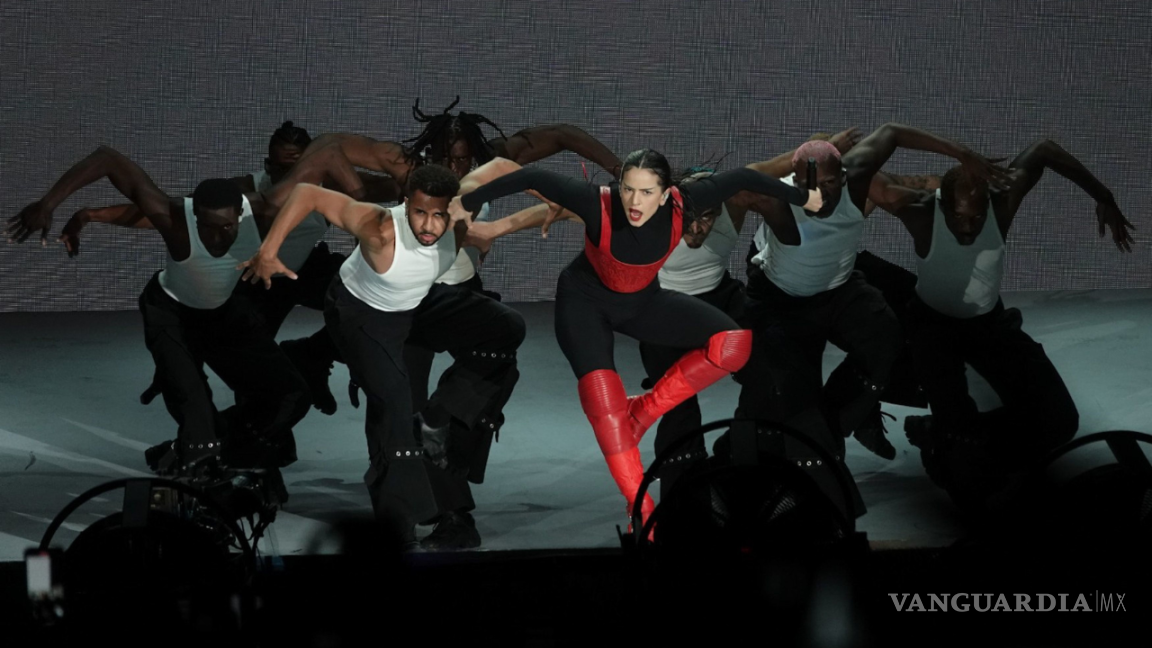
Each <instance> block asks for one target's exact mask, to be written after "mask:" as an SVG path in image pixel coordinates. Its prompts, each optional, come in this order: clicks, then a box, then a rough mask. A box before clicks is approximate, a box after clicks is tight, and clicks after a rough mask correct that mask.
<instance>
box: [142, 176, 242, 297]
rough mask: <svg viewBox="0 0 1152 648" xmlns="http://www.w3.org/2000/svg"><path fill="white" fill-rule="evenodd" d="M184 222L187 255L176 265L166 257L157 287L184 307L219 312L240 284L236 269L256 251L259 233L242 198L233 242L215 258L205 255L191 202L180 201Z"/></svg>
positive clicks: (186, 200) (170, 256)
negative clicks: (182, 203)
mask: <svg viewBox="0 0 1152 648" xmlns="http://www.w3.org/2000/svg"><path fill="white" fill-rule="evenodd" d="M184 220H185V221H186V222H187V223H188V243H189V245H190V249H191V252H190V253H189V254H188V258H187V259H184V260H183V261H176V260H175V259H173V258H172V253H171V252H169V253H168V263H167V264H165V267H164V269H163V270H161V271H160V287H161V288H163V289H164V292H166V293H168V296H169V297H171V298H172V299H175V300H176V301H178V302H180V303H181V304H184V305H185V306H189V307H191V308H199V309H204V310H210V309H213V308H219V307H220V306H222V305H223V304H224V302H226V301H228V297H230V296H231V295H232V290H233V289H235V288H236V282H237V281H239V280H240V275H241V273H242V271H241V270H237V269H236V266H238V265H240V264H241V263H243V262H244V261H247V260H249V259H251V258H252V257H253V256H254V255H255V254H256V252H257V250H259V249H260V231H259V230H258V229H257V228H256V220H255V219H254V218H253V217H252V205H250V204H249V203H248V198H247V196H245V197H244V211H243V213H242V214H240V223H239V226H238V227H237V232H236V240H235V241H234V242H233V243H232V246H231V247H229V248H228V251H227V252H225V253H224V256H222V257H219V258H216V257H214V256H212V255H211V254H209V253H208V250H206V249H205V248H204V243H203V241H201V240H200V234H199V233H198V232H197V231H196V214H194V213H193V212H192V199H191V198H185V199H184Z"/></svg>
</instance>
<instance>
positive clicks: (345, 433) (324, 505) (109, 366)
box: [0, 290, 1152, 562]
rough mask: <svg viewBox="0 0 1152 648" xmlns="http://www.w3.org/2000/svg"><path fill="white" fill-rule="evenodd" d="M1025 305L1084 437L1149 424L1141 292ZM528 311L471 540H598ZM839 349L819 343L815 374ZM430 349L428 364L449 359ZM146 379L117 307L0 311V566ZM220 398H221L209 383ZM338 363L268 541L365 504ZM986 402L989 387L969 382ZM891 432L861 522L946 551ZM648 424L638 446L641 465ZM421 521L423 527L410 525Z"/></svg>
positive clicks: (114, 459) (711, 394)
mask: <svg viewBox="0 0 1152 648" xmlns="http://www.w3.org/2000/svg"><path fill="white" fill-rule="evenodd" d="M1004 301H1005V303H1006V304H1007V305H1009V306H1016V307H1019V308H1021V309H1022V310H1023V312H1024V328H1025V330H1026V331H1028V332H1029V333H1030V334H1031V335H1032V336H1033V337H1035V338H1036V339H1037V340H1038V341H1039V342H1041V343H1042V344H1043V345H1044V347H1045V349H1046V350H1047V351H1048V353H1049V355H1050V356H1051V358H1052V360H1053V362H1054V363H1055V364H1056V366H1057V368H1058V369H1059V370H1060V371H1061V373H1062V374H1063V376H1064V380H1065V382H1066V383H1067V385H1068V388H1069V390H1070V391H1071V392H1072V395H1073V397H1074V398H1075V399H1076V402H1077V404H1078V406H1079V408H1080V430H1081V432H1080V434H1088V433H1091V432H1097V431H1104V430H1114V429H1131V430H1139V431H1152V363H1150V362H1149V361H1148V360H1149V358H1152V327H1149V326H1148V322H1150V321H1152V290H1143V291H1092V292H1056V293H1022V294H1009V295H1005V297H1004ZM515 307H516V308H517V309H518V310H520V311H521V312H522V313H523V314H524V316H525V318H526V319H527V322H528V339H527V341H526V342H525V344H524V346H523V348H522V349H521V351H520V355H519V357H520V371H521V378H520V383H519V386H518V387H517V390H516V393H515V394H514V395H513V397H512V401H511V402H510V403H509V405H508V408H507V410H506V416H507V420H508V422H507V424H506V425H505V427H504V429H503V430H502V431H501V434H500V442H499V443H497V444H495V445H494V446H493V450H492V455H491V462H490V466H489V469H488V474H487V478H486V482H485V483H484V484H483V485H480V486H477V487H476V488H475V493H476V500H477V504H478V508H477V511H476V513H475V515H476V520H477V525H478V527H479V530H480V533H481V535H482V536H483V539H484V546H483V550H489V551H497V550H521V549H548V548H565V547H566V548H608V547H615V546H618V541H617V538H616V525H621V526H622V525H624V524H625V523H626V520H625V518H624V515H623V513H622V508H623V499H622V498H621V497H620V495H619V493H618V492H617V490H616V487H615V485H614V483H613V482H612V480H611V479H610V478H609V476H608V471H607V469H606V467H605V465H604V461H603V459H602V457H601V455H600V452H599V450H598V449H597V446H596V443H595V442H594V440H593V437H592V433H591V429H590V428H589V426H588V423H587V421H586V419H585V418H584V416H583V414H582V413H581V411H580V405H579V402H578V400H577V398H576V379H575V378H574V377H573V375H572V373H571V372H570V370H569V369H568V366H567V363H566V362H565V361H564V358H563V356H562V355H561V354H560V349H559V347H558V346H557V344H556V341H555V337H554V336H553V332H552V304H551V303H533V304H519V305H515ZM320 321H321V317H320V314H319V313H317V312H313V311H307V310H303V309H297V311H296V312H295V313H293V315H292V316H291V318H290V319H289V321H288V322H287V323H286V325H285V327H284V330H283V331H282V337H284V338H292V337H299V336H302V335H305V334H308V333H311V332H312V331H313V330H315V328H316V327H318V326H319V323H320ZM842 357H843V354H842V353H840V352H839V351H838V350H836V349H835V348H833V347H830V348H829V351H828V353H827V354H826V356H825V371H826V372H827V371H830V370H831V368H832V367H834V366H835V365H836V363H838V362H839V361H840V359H841V358H842ZM616 359H617V363H618V366H619V370H620V373H621V375H622V376H623V377H624V381H625V384H626V385H627V386H628V388H629V391H631V392H635V391H638V390H639V385H640V381H641V379H642V378H643V375H644V374H643V370H642V368H641V366H640V358H639V354H638V352H637V348H636V344H635V342H633V341H632V340H630V339H628V338H624V337H622V336H621V337H619V339H618V343H617V346H616ZM446 364H447V363H446V361H445V359H444V358H438V359H437V364H436V368H435V371H434V375H437V374H438V373H439V371H441V370H442V369H443V368H444V367H445V366H446ZM151 376H152V361H151V358H150V357H149V355H148V352H147V350H146V349H145V348H144V343H143V335H142V326H141V322H140V317H139V315H138V314H137V313H135V312H123V313H49V314H3V315H0V562H2V561H10V560H20V559H21V558H22V554H23V551H24V549H25V548H26V547H28V546H30V545H34V544H36V543H38V542H39V540H40V538H41V536H42V534H43V533H44V530H45V528H46V527H47V525H48V523H49V522H50V521H51V519H52V518H53V517H54V516H55V515H56V513H57V512H58V511H60V509H62V508H63V507H64V506H65V505H66V504H67V503H68V502H69V501H71V500H72V499H73V498H74V497H75V496H76V495H77V494H79V493H81V492H83V491H85V490H86V489H88V488H90V487H92V486H95V485H97V484H100V483H102V482H105V481H108V480H111V479H116V478H123V477H133V476H146V475H148V474H149V473H148V468H147V466H146V465H145V464H144V458H143V450H144V449H145V448H147V447H149V446H151V445H153V444H155V443H158V442H160V441H163V440H165V439H168V438H171V437H172V436H174V433H175V426H174V424H173V423H172V420H171V419H170V418H169V416H168V414H167V412H166V411H165V410H164V406H163V404H162V403H161V402H160V400H159V399H157V400H156V401H154V402H153V403H152V404H151V405H150V406H147V407H145V406H142V405H140V404H139V401H138V400H137V397H138V395H139V393H140V392H141V391H142V390H143V389H144V387H146V386H147V385H148V383H149V381H150V379H151ZM211 380H212V385H213V390H214V392H215V393H216V400H217V404H218V405H219V406H220V407H225V406H227V405H228V404H230V402H231V395H230V393H229V392H228V390H227V389H226V388H225V387H224V385H223V384H222V383H221V382H220V381H219V380H218V379H216V378H215V376H212V377H211ZM346 384H347V371H346V370H345V368H344V367H343V366H339V365H338V366H337V367H336V369H335V371H334V372H333V376H332V386H333V392H334V393H335V394H336V397H337V400H338V402H339V411H338V412H337V413H336V414H335V415H334V416H331V417H329V416H323V415H321V414H320V413H318V412H316V411H312V412H311V413H310V414H309V415H308V417H307V418H305V419H304V421H302V422H301V424H300V425H299V426H298V427H297V428H296V438H297V445H298V454H299V457H300V460H299V461H298V462H297V463H295V464H294V465H292V466H290V467H288V468H286V469H285V470H284V478H285V482H286V483H287V485H288V489H289V492H290V493H291V500H290V501H289V502H288V505H287V508H286V509H285V510H284V511H282V512H281V514H280V516H279V517H278V520H277V522H276V523H275V524H274V525H273V527H272V530H271V533H270V534H269V537H268V541H266V542H265V543H263V549H264V550H265V551H273V552H279V553H281V554H284V555H300V554H305V553H308V552H309V551H310V549H311V547H312V545H313V539H314V538H317V537H319V536H321V535H322V534H323V533H324V531H325V530H326V529H327V528H328V527H329V525H330V524H331V523H333V522H334V521H336V520H338V519H340V518H342V517H345V516H350V515H361V516H362V515H367V514H368V513H369V512H370V506H369V502H368V495H367V492H366V490H365V488H364V486H363V483H362V481H361V478H362V476H363V474H364V470H365V468H366V467H367V451H366V448H365V442H364V435H363V416H364V414H363V410H362V409H361V410H356V409H353V408H352V407H351V405H350V404H349V402H348V396H347V391H346V389H344V386H345V385H346ZM737 389H738V385H736V384H735V383H734V382H732V381H729V380H725V381H722V382H721V383H719V384H717V385H715V386H713V387H712V388H710V389H708V390H707V391H706V392H705V393H704V394H703V395H702V397H701V402H702V406H703V408H704V415H705V416H704V419H705V420H706V421H708V420H715V419H719V418H726V417H728V416H731V413H732V410H733V408H734V407H735V403H736V396H737ZM973 390H974V392H975V393H976V395H977V401H978V402H979V403H980V404H981V406H982V408H987V407H991V406H993V405H994V404H995V402H996V401H995V397H994V395H992V394H991V392H990V390H989V389H988V388H987V386H986V385H985V384H983V383H982V381H980V380H979V379H978V378H975V379H974V380H973ZM885 410H886V411H888V412H890V413H891V414H894V415H895V416H896V417H897V420H896V421H894V422H890V423H891V424H890V427H889V429H890V431H891V434H890V436H889V438H890V439H891V440H892V442H893V443H894V444H895V445H896V447H897V450H898V455H897V457H896V459H895V460H893V461H885V460H882V459H880V458H878V457H875V456H873V455H871V454H870V453H868V452H867V451H866V450H865V449H864V448H863V447H861V446H860V445H859V444H858V443H856V442H855V441H853V440H849V442H848V443H849V450H848V457H847V459H848V465H849V467H850V468H851V469H852V472H853V474H854V475H855V477H856V480H857V482H858V483H859V484H860V489H861V491H862V493H863V496H864V500H865V502H866V503H867V505H868V508H869V510H868V513H867V514H866V515H865V516H864V517H862V518H861V519H860V520H859V528H860V529H861V530H862V531H865V532H867V534H868V537H869V539H870V540H871V541H872V543H873V546H874V547H891V548H897V547H932V546H944V545H948V544H951V543H952V542H953V541H954V540H956V539H957V538H959V537H960V536H961V535H962V533H963V529H962V528H961V526H960V525H959V523H958V521H957V520H956V517H955V515H954V511H953V509H952V506H951V503H950V502H949V500H948V499H947V497H946V496H945V495H944V494H943V493H942V492H941V491H939V490H938V489H936V488H935V487H934V486H933V485H932V484H931V483H930V482H929V481H928V479H927V477H926V476H925V475H924V471H923V469H922V467H921V465H920V459H919V453H918V451H916V449H915V448H912V447H911V446H909V445H908V443H907V440H906V439H905V437H904V433H903V419H904V417H905V416H907V415H915V414H920V413H924V412H923V411H922V410H913V409H908V408H903V407H895V406H885ZM654 436H655V435H654V434H649V435H648V436H647V437H646V439H645V442H644V443H643V444H642V446H641V448H642V451H643V452H644V456H645V460H646V461H650V460H651V459H652V439H653V438H654ZM111 495H112V496H111V497H109V498H107V499H103V500H100V501H94V502H90V503H89V504H88V505H86V506H85V507H83V508H81V509H80V510H79V511H77V512H76V513H75V514H73V515H72V516H71V518H70V519H69V520H68V522H67V523H66V525H65V527H64V528H63V529H62V530H61V532H60V534H58V535H57V540H58V542H60V543H62V544H67V543H68V542H70V541H71V539H72V538H74V537H75V536H76V534H77V533H79V532H80V531H82V530H83V529H84V528H85V527H86V525H87V524H90V523H92V522H95V521H96V520H98V519H100V518H101V517H103V516H105V515H107V514H109V513H111V512H113V511H118V510H119V501H120V500H119V495H118V494H117V493H114V494H111ZM429 531H430V528H426V527H421V528H420V529H419V532H420V533H422V534H423V533H427V532H429Z"/></svg>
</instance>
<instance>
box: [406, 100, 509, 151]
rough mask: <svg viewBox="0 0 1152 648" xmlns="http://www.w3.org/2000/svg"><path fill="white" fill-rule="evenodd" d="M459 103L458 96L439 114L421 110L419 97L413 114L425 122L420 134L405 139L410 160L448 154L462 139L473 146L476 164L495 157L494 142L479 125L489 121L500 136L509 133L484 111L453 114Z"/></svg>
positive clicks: (469, 145)
mask: <svg viewBox="0 0 1152 648" xmlns="http://www.w3.org/2000/svg"><path fill="white" fill-rule="evenodd" d="M458 103H460V97H459V96H457V97H456V100H455V101H453V102H452V103H451V104H449V105H448V107H447V108H445V109H444V110H442V111H440V113H439V114H432V115H429V114H427V113H425V112H424V111H422V110H420V99H419V98H417V99H416V103H415V104H413V106H412V116H413V117H414V118H415V119H416V121H418V122H420V123H422V124H425V126H424V130H422V131H420V134H419V135H417V136H416V137H412V138H410V139H406V140H404V144H408V143H409V142H411V144H408V145H407V146H405V147H404V157H405V158H407V159H408V161H409V162H410V163H412V164H421V163H423V162H431V161H432V160H434V159H439V158H440V157H444V158H447V157H448V151H449V149H450V148H451V147H452V144H453V143H454V142H456V141H457V140H460V139H463V140H466V141H467V142H468V148H469V149H471V151H472V159H473V160H474V161H475V162H476V164H484V163H486V162H490V161H491V160H492V158H494V157H496V152H495V150H494V149H493V148H492V144H491V143H490V142H489V141H488V138H487V137H485V136H484V132H483V131H482V130H480V127H481V126H482V125H488V126H491V127H492V128H495V129H496V132H497V133H500V136H501V137H504V138H507V135H505V134H504V131H502V130H500V127H499V126H497V125H496V124H495V122H493V121H492V120H491V119H488V118H487V117H485V116H484V115H480V114H477V113H466V112H460V113H459V114H456V115H453V114H451V113H450V112H449V111H450V110H452V109H453V108H455V107H456V104H458Z"/></svg>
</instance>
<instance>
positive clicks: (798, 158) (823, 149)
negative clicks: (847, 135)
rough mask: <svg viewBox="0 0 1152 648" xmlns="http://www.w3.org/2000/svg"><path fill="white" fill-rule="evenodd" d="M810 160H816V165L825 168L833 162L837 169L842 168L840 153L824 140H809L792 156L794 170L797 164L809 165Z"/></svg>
mask: <svg viewBox="0 0 1152 648" xmlns="http://www.w3.org/2000/svg"><path fill="white" fill-rule="evenodd" d="M808 158H815V159H816V164H817V165H819V166H821V167H824V168H827V165H829V164H830V163H833V162H834V163H835V166H836V167H837V168H839V166H840V151H839V150H838V149H837V148H836V147H835V146H833V145H832V144H831V142H825V141H824V140H809V141H807V142H804V143H803V144H801V145H800V148H798V149H796V152H795V153H793V154H792V168H794V169H795V168H796V164H797V163H801V164H807V162H808Z"/></svg>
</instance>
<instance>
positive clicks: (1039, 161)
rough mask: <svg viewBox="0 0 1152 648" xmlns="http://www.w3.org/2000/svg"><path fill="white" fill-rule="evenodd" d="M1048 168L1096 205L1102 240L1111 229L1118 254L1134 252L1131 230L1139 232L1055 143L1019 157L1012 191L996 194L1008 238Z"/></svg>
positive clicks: (1097, 182) (1003, 231)
mask: <svg viewBox="0 0 1152 648" xmlns="http://www.w3.org/2000/svg"><path fill="white" fill-rule="evenodd" d="M1046 168H1047V169H1052V170H1053V171H1055V172H1056V173H1058V174H1060V175H1062V176H1064V177H1065V178H1067V179H1068V180H1071V181H1072V182H1074V183H1075V184H1076V186H1078V187H1080V188H1081V189H1083V190H1084V192H1085V193H1087V194H1088V195H1089V196H1091V197H1092V199H1093V200H1095V201H1096V220H1097V228H1098V232H1099V236H1100V237H1101V238H1103V237H1104V230H1105V228H1108V229H1110V230H1111V231H1112V242H1113V243H1114V244H1115V245H1116V248H1117V249H1118V250H1120V251H1121V252H1131V251H1132V243H1133V242H1134V240H1133V238H1132V233H1131V232H1130V231H1129V230H1133V229H1135V228H1134V227H1133V226H1132V223H1130V222H1128V219H1127V218H1125V217H1124V214H1123V213H1121V212H1120V208H1119V207H1118V206H1117V205H1116V199H1115V198H1114V197H1113V196H1112V192H1111V191H1109V189H1108V187H1105V186H1104V183H1102V182H1100V180H1098V179H1097V178H1096V176H1094V175H1092V172H1091V171H1089V170H1088V169H1087V167H1085V166H1084V165H1083V164H1082V163H1081V162H1080V160H1077V159H1076V157H1075V156H1073V155H1072V154H1071V153H1069V152H1068V151H1065V150H1064V149H1063V148H1061V147H1060V145H1059V144H1057V143H1056V142H1053V141H1052V140H1040V141H1039V142H1036V143H1035V144H1032V145H1031V146H1029V147H1028V148H1027V149H1025V150H1024V151H1023V152H1022V153H1020V155H1018V156H1016V159H1015V160H1012V164H1011V165H1010V169H1011V172H1012V184H1011V186H1010V188H1009V189H1008V190H1007V191H1001V192H994V193H993V194H992V202H993V206H994V207H995V209H996V219H997V222H998V223H999V224H1000V230H1001V234H1003V235H1004V236H1005V237H1006V236H1007V234H1008V228H1009V226H1010V225H1011V224H1012V221H1013V219H1015V217H1016V213H1017V212H1018V211H1019V209H1020V204H1021V203H1022V202H1023V201H1024V197H1025V196H1027V195H1028V192H1030V191H1032V188H1033V187H1035V186H1036V183H1037V182H1039V181H1040V178H1041V177H1042V176H1043V175H1044V169H1046Z"/></svg>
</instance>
